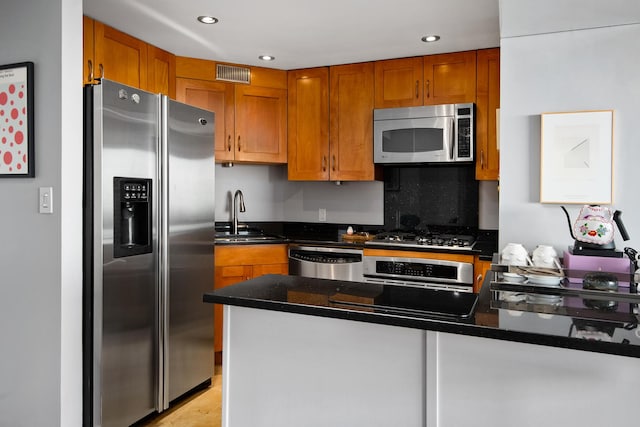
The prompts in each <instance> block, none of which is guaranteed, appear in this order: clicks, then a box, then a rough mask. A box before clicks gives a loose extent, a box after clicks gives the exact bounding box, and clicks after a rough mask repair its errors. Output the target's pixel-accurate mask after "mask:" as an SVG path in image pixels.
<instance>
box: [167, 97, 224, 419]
mask: <svg viewBox="0 0 640 427" xmlns="http://www.w3.org/2000/svg"><path fill="white" fill-rule="evenodd" d="M162 105H163V111H164V113H166V117H167V120H165V123H166V129H165V132H163V133H166V140H167V143H166V149H165V150H164V154H163V156H165V157H166V159H167V161H166V166H165V167H164V169H163V174H162V176H163V189H164V188H166V191H163V194H164V195H165V197H166V198H165V199H164V201H165V207H164V208H163V209H164V210H165V212H166V215H165V217H164V218H165V219H166V220H167V221H166V231H165V233H166V234H164V233H163V234H164V239H165V241H167V242H168V245H167V249H168V251H167V252H166V257H165V260H164V262H165V265H166V266H167V268H166V269H165V272H164V277H165V279H164V280H163V282H164V284H163V286H164V295H165V304H166V305H165V310H166V312H167V313H168V315H167V317H166V322H165V327H166V330H165V355H166V356H165V359H164V363H165V373H168V375H166V374H165V376H164V378H165V381H166V382H167V384H165V393H166V395H165V407H166V404H167V403H168V402H170V401H172V400H174V399H175V398H177V397H179V396H181V395H182V394H184V393H185V392H187V391H189V390H191V389H193V388H194V387H196V386H198V385H200V384H202V383H204V382H206V381H208V380H210V379H211V378H212V376H213V368H214V352H213V308H212V307H211V305H210V304H204V303H203V302H202V296H203V294H204V293H205V292H208V291H211V290H213V240H214V235H215V227H214V215H215V209H214V190H215V186H214V173H215V170H214V114H213V113H212V112H209V111H205V110H201V109H198V108H194V107H191V106H188V105H185V104H182V103H179V102H175V101H172V100H168V99H167V98H166V97H165V98H163V102H162ZM163 115H164V114H163Z"/></svg>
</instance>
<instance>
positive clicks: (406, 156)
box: [373, 103, 475, 164]
mask: <svg viewBox="0 0 640 427" xmlns="http://www.w3.org/2000/svg"><path fill="white" fill-rule="evenodd" d="M474 127H475V106H474V104H472V103H469V104H445V105H428V106H423V107H406V108H383V109H375V110H373V161H374V163H399V164H402V163H446V162H472V161H473V158H474V151H475V131H474Z"/></svg>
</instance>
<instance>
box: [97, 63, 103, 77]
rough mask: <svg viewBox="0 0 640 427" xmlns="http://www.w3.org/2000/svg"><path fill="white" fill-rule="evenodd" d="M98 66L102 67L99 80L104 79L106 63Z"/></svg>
mask: <svg viewBox="0 0 640 427" xmlns="http://www.w3.org/2000/svg"><path fill="white" fill-rule="evenodd" d="M98 68H99V69H100V77H98V80H102V79H103V78H104V65H102V64H99V65H98Z"/></svg>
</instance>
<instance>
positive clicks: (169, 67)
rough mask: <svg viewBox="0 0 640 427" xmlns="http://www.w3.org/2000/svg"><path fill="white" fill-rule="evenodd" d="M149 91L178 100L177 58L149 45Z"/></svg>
mask: <svg viewBox="0 0 640 427" xmlns="http://www.w3.org/2000/svg"><path fill="white" fill-rule="evenodd" d="M147 58H148V61H149V63H148V64H147V70H148V73H149V74H148V76H147V83H148V86H147V87H148V89H147V90H148V91H149V92H153V93H162V94H163V95H167V96H168V97H169V98H171V99H176V57H175V55H174V54H172V53H170V52H167V51H166V50H162V49H159V48H157V47H155V46H152V45H147Z"/></svg>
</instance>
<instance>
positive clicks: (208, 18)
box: [198, 15, 218, 24]
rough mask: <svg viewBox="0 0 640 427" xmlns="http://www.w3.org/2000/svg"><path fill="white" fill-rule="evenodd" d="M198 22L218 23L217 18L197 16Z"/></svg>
mask: <svg viewBox="0 0 640 427" xmlns="http://www.w3.org/2000/svg"><path fill="white" fill-rule="evenodd" d="M198 21H200V22H202V23H203V24H215V23H217V22H218V18H216V17H214V16H206V15H203V16H198Z"/></svg>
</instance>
